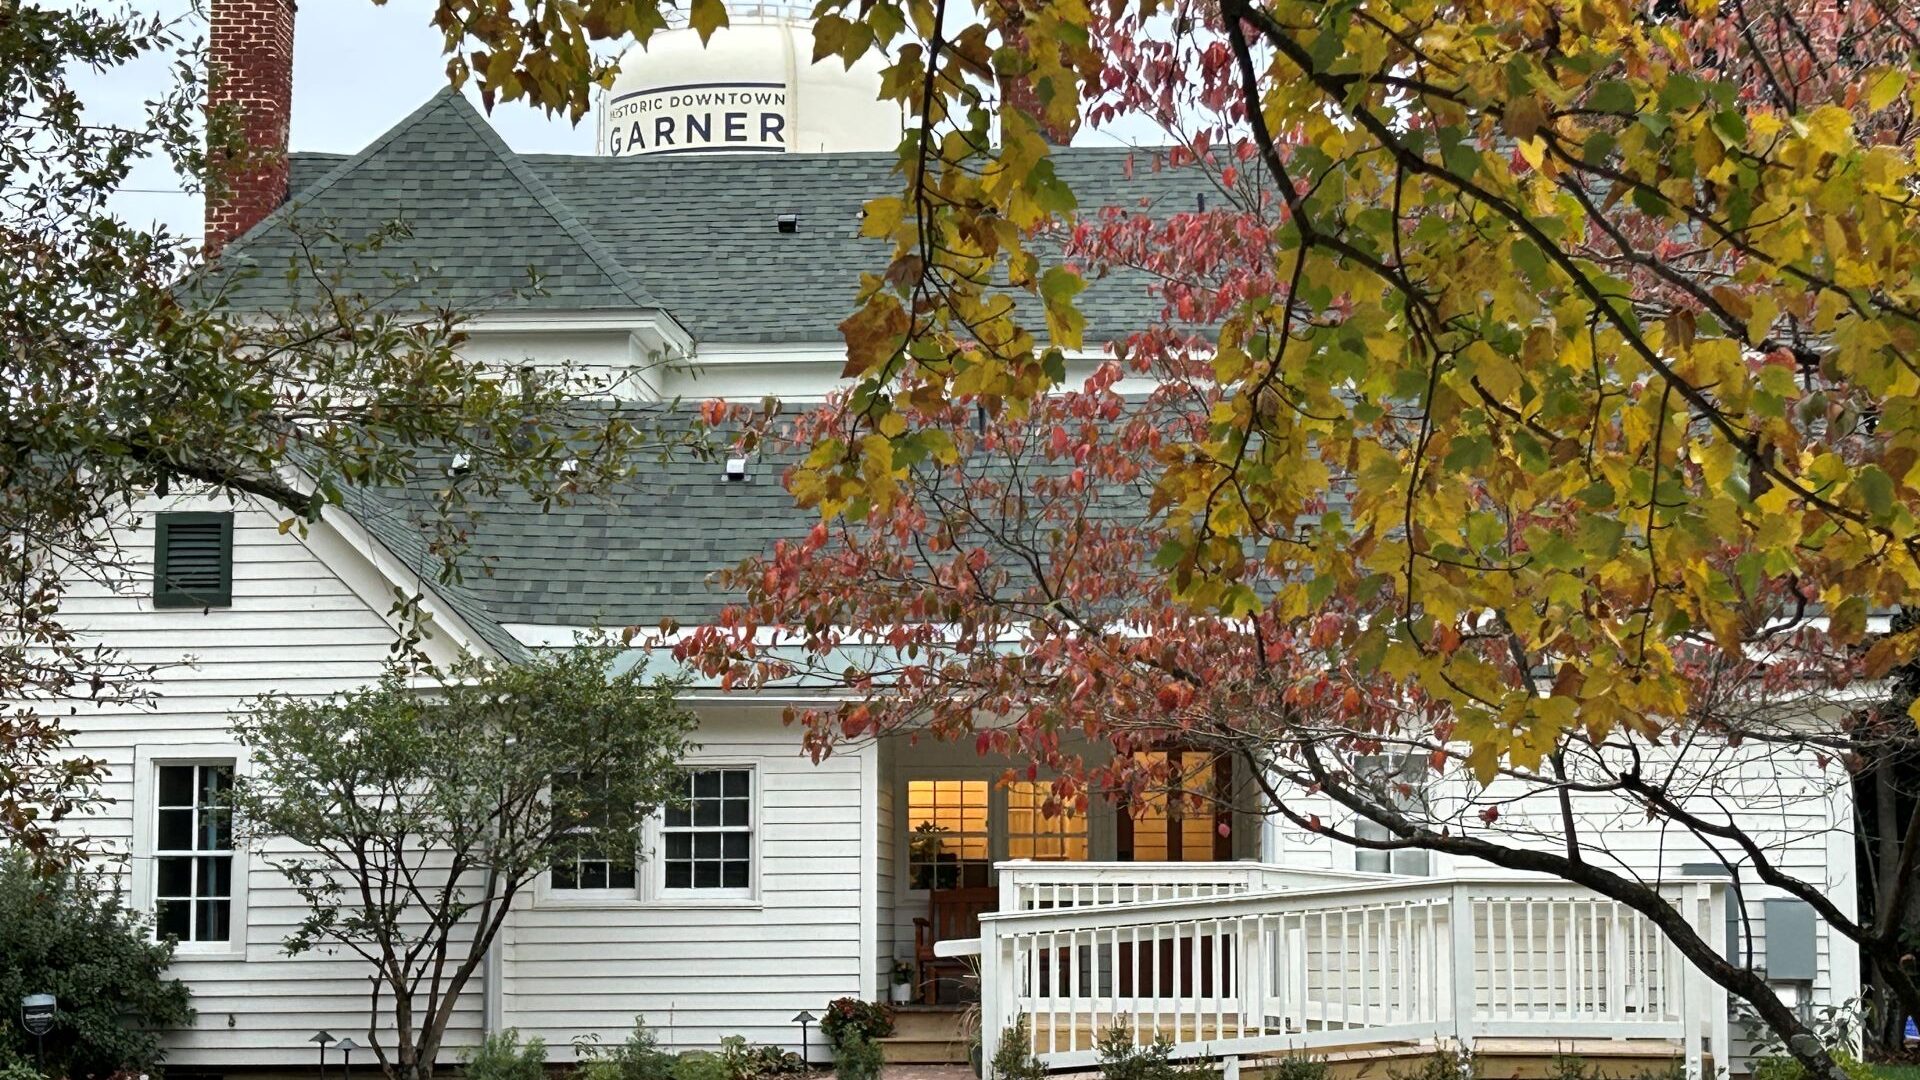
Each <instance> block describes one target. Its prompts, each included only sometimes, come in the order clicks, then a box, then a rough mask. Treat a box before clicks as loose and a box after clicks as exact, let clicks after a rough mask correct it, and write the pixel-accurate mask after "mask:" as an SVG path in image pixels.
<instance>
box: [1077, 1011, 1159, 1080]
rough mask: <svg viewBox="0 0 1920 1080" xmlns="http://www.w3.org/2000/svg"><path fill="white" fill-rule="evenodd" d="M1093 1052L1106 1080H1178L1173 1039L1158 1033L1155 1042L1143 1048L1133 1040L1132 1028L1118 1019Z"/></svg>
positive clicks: (1102, 1035) (1105, 1032) (1154, 1038)
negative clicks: (1096, 1055)
mask: <svg viewBox="0 0 1920 1080" xmlns="http://www.w3.org/2000/svg"><path fill="white" fill-rule="evenodd" d="M1094 1049H1095V1050H1097V1051H1098V1052H1099V1054H1100V1075H1101V1077H1103V1078H1104V1080H1175V1078H1176V1077H1177V1076H1179V1074H1180V1070H1179V1069H1178V1068H1177V1067H1176V1066H1175V1065H1174V1064H1173V1040H1172V1039H1170V1038H1168V1037H1167V1034H1166V1033H1165V1032H1156V1033H1155V1034H1154V1037H1153V1042H1151V1043H1149V1044H1147V1045H1146V1046H1141V1045H1140V1044H1139V1043H1137V1042H1135V1041H1134V1038H1133V1025H1132V1024H1131V1023H1123V1022H1121V1021H1119V1020H1115V1021H1114V1022H1113V1025H1112V1026H1111V1027H1109V1028H1107V1030H1106V1031H1104V1032H1102V1033H1101V1035H1100V1041H1099V1043H1098V1044H1097V1045H1096V1046H1095V1047H1094Z"/></svg>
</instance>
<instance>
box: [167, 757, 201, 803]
mask: <svg viewBox="0 0 1920 1080" xmlns="http://www.w3.org/2000/svg"><path fill="white" fill-rule="evenodd" d="M159 805H161V806H192V805H193V766H191V765H162V766H160V803H159Z"/></svg>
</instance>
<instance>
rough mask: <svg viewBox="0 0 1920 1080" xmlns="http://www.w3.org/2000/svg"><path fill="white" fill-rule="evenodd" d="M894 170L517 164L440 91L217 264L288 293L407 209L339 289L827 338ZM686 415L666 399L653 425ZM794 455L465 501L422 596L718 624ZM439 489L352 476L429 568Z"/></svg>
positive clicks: (1122, 198)
mask: <svg viewBox="0 0 1920 1080" xmlns="http://www.w3.org/2000/svg"><path fill="white" fill-rule="evenodd" d="M1055 153H1056V156H1055V167H1056V169H1057V170H1058V171H1059V173H1060V174H1061V176H1062V178H1063V179H1065V180H1066V181H1067V182H1068V183H1069V184H1070V185H1071V186H1072V187H1073V188H1074V190H1075V191H1076V193H1078V195H1079V197H1080V201H1081V205H1082V207H1085V208H1092V207H1100V206H1129V207H1139V206H1143V205H1144V206H1146V207H1149V208H1152V209H1153V210H1154V211H1155V212H1157V213H1173V212H1176V211H1179V210H1185V209H1189V208H1191V207H1193V206H1194V205H1195V201H1196V196H1198V195H1200V194H1201V193H1203V192H1205V191H1208V190H1210V184H1209V182H1208V181H1207V180H1206V178H1205V177H1204V175H1203V174H1202V173H1201V171H1200V170H1193V169H1186V170H1181V169H1173V170H1165V169H1154V168H1153V167H1152V155H1151V153H1150V152H1139V151H1130V150H1126V149H1092V148H1069V149H1063V150H1059V151H1056V152H1055ZM1130 159H1131V160H1130ZM893 166H894V158H893V156H892V155H891V154H813V155H800V154H795V155H766V156H759V155H754V156H742V157H714V158H690V157H664V158H602V157H586V156H565V155H526V156H524V157H522V156H517V155H515V154H514V153H513V152H512V151H511V150H510V149H508V148H507V147H506V146H505V145H504V144H503V143H501V141H500V140H499V138H498V137H497V136H496V135H495V134H494V133H493V131H492V129H491V128H490V127H489V126H488V125H487V123H486V122H485V121H484V120H483V119H481V118H480V117H479V115H478V114H477V113H476V112H475V111H474V110H473V107H472V106H471V105H469V104H468V103H467V101H466V99H465V98H463V97H461V96H460V95H458V94H454V93H451V92H448V93H443V94H440V95H437V96H435V97H434V98H433V99H432V100H430V101H429V102H427V103H426V104H425V105H423V106H422V107H421V108H420V109H418V110H417V111H415V112H414V113H413V115H411V116H409V117H408V118H407V119H406V120H404V121H402V122H401V123H400V124H398V125H396V126H395V128H394V129H393V130H392V131H390V132H388V133H387V134H386V135H384V136H382V137H381V138H380V139H379V140H378V141H376V142H375V143H374V144H373V145H371V146H369V147H367V148H366V149H365V150H363V151H361V152H360V153H358V154H355V155H353V156H352V157H342V156H340V155H332V154H295V155H293V160H292V182H291V187H292V190H293V191H294V193H295V194H294V196H293V198H292V199H291V200H290V201H289V204H288V206H287V207H284V208H282V210H281V211H279V212H277V213H275V214H274V215H272V216H271V217H269V218H268V219H267V220H266V221H264V222H262V223H261V224H260V225H259V226H257V227H256V228H255V229H253V230H252V231H250V232H249V233H248V234H247V235H246V236H245V237H243V238H242V239H241V240H240V241H238V242H237V243H235V244H234V245H232V246H230V247H229V248H228V249H227V253H226V254H225V255H223V257H222V266H223V268H224V270H225V271H227V272H230V271H231V270H232V269H233V268H234V267H236V266H244V265H249V264H251V265H255V266H258V267H260V268H261V270H262V271H263V272H261V273H258V274H254V275H252V276H248V277H244V278H243V279H239V280H237V281H235V283H234V290H235V291H234V295H235V299H236V301H237V302H238V303H239V304H241V305H243V306H253V307H257V308H269V309H270V308H274V307H285V306H288V305H290V304H292V303H295V302H298V301H299V300H300V299H301V293H302V290H311V289H312V287H313V286H312V283H310V282H306V281H303V280H300V279H298V278H296V280H294V281H293V282H291V283H289V281H288V279H287V275H286V274H285V273H284V270H285V268H286V266H287V263H288V260H289V259H292V258H294V257H295V256H296V255H297V253H298V251H299V248H300V231H301V230H303V229H311V228H314V227H319V226H323V225H324V226H326V227H329V228H331V229H333V230H334V231H336V232H337V233H339V234H341V235H343V236H346V237H349V238H351V237H356V236H361V235H365V234H367V233H371V232H373V231H374V230H376V229H378V228H380V227H381V226H383V225H384V224H386V223H388V222H390V221H394V220H401V221H404V222H406V224H407V226H408V228H409V230H410V233H409V235H407V236H405V237H404V238H402V239H399V240H397V241H395V242H392V243H389V244H387V245H386V246H384V247H382V248H381V249H380V250H379V251H378V252H377V254H376V256H375V257H373V258H370V259H365V260H363V262H362V263H359V264H356V265H355V266H354V267H353V268H352V269H351V270H350V271H349V272H347V273H346V274H344V275H343V278H342V281H341V282H340V284H342V285H344V286H345V287H347V288H352V289H358V290H361V291H365V292H375V291H377V290H380V289H382V288H385V287H386V283H387V281H388V280H389V278H388V276H389V275H401V276H406V275H410V274H413V273H416V272H417V271H416V268H424V269H421V270H419V271H418V272H420V273H421V277H422V280H421V283H420V284H419V285H418V286H417V287H415V288H414V289H412V290H411V291H409V292H407V293H405V294H404V295H402V296H399V297H397V298H396V299H395V303H406V302H412V303H420V302H428V303H434V304H462V303H467V304H477V305H485V306H489V307H495V308H499V307H515V308H522V309H535V310H547V311H561V310H589V309H601V310H604V309H609V308H619V309H627V310H633V309H641V308H657V309H663V310H664V311H665V312H667V313H668V314H669V315H670V316H671V317H672V318H674V319H675V320H677V321H678V322H679V323H680V324H681V325H682V326H684V327H685V328H687V329H688V331H689V332H690V333H692V334H693V336H694V337H695V339H696V340H699V341H709V342H740V343H751V342H786V343H814V344H822V345H837V344H838V343H839V342H840V333H839V330H838V329H837V324H838V323H839V322H840V320H841V319H843V318H844V317H845V316H846V314H847V313H848V312H849V311H850V310H851V304H852V300H853V296H854V289H855V288H856V286H857V282H858V277H859V272H860V271H861V270H863V269H877V268H878V266H879V264H880V262H881V260H883V259H884V258H885V248H884V247H883V246H882V245H881V244H880V243H879V242H876V241H871V240H861V239H859V238H858V236H857V234H858V231H859V225H860V211H861V207H862V206H863V204H864V203H865V202H866V201H867V200H869V199H871V198H874V197H876V196H879V195H883V194H887V193H890V192H892V191H894V190H896V186H897V184H898V180H897V178H896V177H895V176H894V175H893ZM1129 173H1131V175H1129ZM782 214H795V215H798V218H799V229H798V231H797V232H794V233H782V232H780V231H779V230H778V228H777V227H776V226H777V218H778V217H779V215H782ZM529 266H533V267H537V268H538V269H539V270H540V272H541V273H542V274H543V275H544V278H545V280H544V283H543V284H544V286H545V292H544V295H539V296H512V295H510V294H511V293H512V292H513V290H515V289H516V288H519V287H521V286H524V284H525V283H526V270H527V268H528V267H529ZM1149 284H1150V283H1149V280H1148V279H1147V278H1146V277H1145V276H1144V275H1139V274H1129V273H1116V274H1113V275H1110V276H1108V277H1106V278H1103V279H1100V280H1097V281H1094V282H1092V283H1090V285H1089V287H1088V288H1087V290H1086V291H1085V292H1084V293H1082V294H1081V297H1080V304H1081V307H1082V310H1083V311H1084V313H1085V314H1086V315H1087V320H1088V327H1087V340H1088V342H1089V343H1090V344H1091V343H1095V342H1099V341H1102V340H1106V339H1111V338H1117V337H1120V336H1123V335H1125V334H1126V333H1128V332H1130V331H1132V330H1135V329H1137V328H1140V327H1142V326H1145V325H1147V324H1149V323H1150V322H1152V321H1153V320H1154V319H1155V318H1156V317H1157V316H1158V314H1159V311H1160V301H1159V299H1158V298H1157V297H1156V296H1154V295H1153V294H1152V292H1151V291H1150V289H1149ZM1032 317H1033V318H1034V319H1035V320H1037V319H1038V313H1037V312H1035V313H1033V316H1032ZM690 420H691V417H690V415H689V414H686V413H674V412H672V411H671V410H668V409H666V407H664V406H663V407H662V413H661V422H662V423H663V424H667V425H675V424H684V423H688V422H690ZM785 465H786V462H784V461H780V460H769V459H766V458H762V459H760V460H757V461H755V462H754V463H753V468H752V472H751V474H750V476H749V477H748V479H747V480H745V481H744V482H729V481H727V480H726V479H725V478H724V476H723V475H722V472H721V469H720V467H719V465H718V464H716V463H712V462H708V461H702V460H691V459H679V460H673V461H668V462H663V463H659V464H649V465H648V466H647V468H646V469H645V470H644V471H643V473H642V475H641V476H639V477H638V478H636V479H635V480H634V481H633V482H632V483H630V484H629V485H628V486H627V487H626V488H625V489H624V490H622V491H620V492H618V493H616V494H615V495H613V496H611V497H609V498H607V499H604V500H591V501H586V502H583V503H581V504H579V505H575V506H572V507H566V508H558V509H553V510H543V509H541V508H540V507H539V506H537V505H535V504H533V503H531V502H530V501H519V500H515V499H513V498H512V497H510V496H507V497H500V498H485V497H475V498H473V499H472V500H471V502H470V504H469V505H470V506H471V508H472V509H473V510H475V511H476V512H477V520H476V522H475V526H474V529H473V531H472V533H471V553H472V556H473V559H472V561H471V564H470V565H469V567H468V569H467V571H466V573H465V575H464V577H463V579H462V580H460V581H456V582H444V583H437V584H435V585H434V586H433V590H434V592H435V593H436V594H437V595H438V596H439V597H440V598H441V599H442V600H443V601H444V602H445V603H446V605H447V606H448V607H449V608H451V609H452V610H454V611H455V612H457V613H458V614H460V615H461V616H462V617H463V618H465V619H466V620H467V621H468V622H469V623H470V624H471V625H472V626H473V627H474V630H475V632H476V633H478V634H480V635H481V636H482V637H483V638H485V639H486V640H487V641H488V642H489V643H490V644H492V645H493V646H494V647H495V648H496V649H498V650H500V651H501V652H502V653H503V654H504V655H507V656H518V655H524V652H525V651H524V649H523V648H522V647H521V646H519V645H518V643H517V642H515V641H514V640H513V638H512V636H511V635H510V634H508V633H507V632H506V631H505V629H504V628H503V627H502V626H501V624H502V623H516V622H526V623H544V624H550V625H551V624H562V625H584V624H589V623H596V622H597V623H602V624H605V625H608V626H619V625H628V624H651V623H654V622H657V621H659V620H660V619H662V618H673V619H676V620H679V621H681V622H683V623H698V622H704V621H708V620H710V619H711V618H712V617H713V616H715V615H716V614H718V612H719V611H720V609H721V608H722V607H723V606H725V604H726V602H727V600H728V599H729V598H728V597H726V596H724V595H722V594H720V593H718V592H717V591H715V590H713V589H712V588H711V587H710V586H709V585H708V584H707V578H708V576H709V575H710V574H711V573H712V572H713V571H714V570H716V569H719V568H721V567H726V566H731V565H734V564H737V563H739V562H741V561H742V560H745V559H747V558H750V557H752V556H755V555H759V554H762V553H764V552H767V551H769V550H770V549H771V548H772V546H773V544H774V542H775V541H776V540H779V539H782V538H787V537H796V536H799V535H802V534H803V533H804V532H805V531H806V529H808V528H809V527H811V525H812V523H813V521H814V520H815V519H814V517H813V515H812V514H811V513H810V512H808V511H801V510H797V509H795V508H794V507H793V505H792V502H791V499H790V498H789V497H788V495H787V494H786V492H785V491H784V490H783V488H782V487H781V484H780V477H781V473H782V471H783V469H784V467H785ZM432 494H433V493H432V492H430V491H426V490H418V491H415V490H403V491H394V490H387V491H380V492H368V491H365V490H356V491H350V492H349V493H348V498H347V507H346V509H347V510H348V512H349V513H351V514H352V515H353V516H354V517H355V518H356V519H358V520H360V521H361V522H362V523H363V524H364V525H365V526H366V527H367V528H368V529H369V530H370V531H371V532H373V533H374V535H376V536H377V537H379V538H380V539H381V541H382V542H383V543H385V544H386V545H387V546H388V547H389V548H390V549H391V550H392V551H393V552H394V554H395V555H396V556H397V557H399V558H401V559H403V560H405V561H407V562H408V563H409V565H413V566H414V567H415V569H416V570H418V571H420V572H421V573H422V574H423V576H425V577H426V578H427V579H428V580H432V578H433V577H434V573H435V568H436V566H437V563H436V561H435V559H434V557H433V556H432V555H430V554H429V553H428V552H427V551H426V546H425V542H424V539H423V533H422V529H421V521H422V518H423V515H424V513H425V512H426V511H425V508H426V507H427V506H429V505H430V500H431V499H432Z"/></svg>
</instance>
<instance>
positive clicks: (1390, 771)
mask: <svg viewBox="0 0 1920 1080" xmlns="http://www.w3.org/2000/svg"><path fill="white" fill-rule="evenodd" d="M1354 778H1355V779H1356V780H1358V781H1359V782H1360V783H1361V785H1363V786H1365V787H1367V788H1370V789H1372V790H1373V792H1374V793H1375V794H1376V795H1377V796H1379V797H1380V798H1382V799H1383V800H1384V801H1385V802H1386V803H1387V805H1389V806H1391V807H1393V808H1394V809H1396V810H1400V811H1403V812H1406V813H1410V814H1413V815H1415V816H1419V815H1422V814H1424V813H1425V812H1426V809H1427V799H1426V794H1425V793H1424V791H1423V790H1422V786H1423V785H1424V783H1425V781H1426V770H1425V769H1424V768H1423V767H1422V763H1421V760H1420V759H1419V758H1417V757H1413V756H1411V755H1405V754H1368V755H1366V756H1364V757H1362V758H1360V759H1359V761H1357V762H1355V764H1354ZM1353 835H1355V836H1357V837H1359V838H1360V839H1362V840H1381V841H1384V840H1391V839H1393V833H1392V832H1390V831H1389V830H1388V829H1387V827H1386V826H1385V825H1381V824H1378V823H1376V822H1374V821H1371V820H1369V819H1367V818H1364V817H1356V818H1355V819H1354V822H1353ZM1432 866H1433V857H1432V853H1430V852H1428V851H1425V850H1422V849H1420V848H1385V849H1382V848H1366V847H1357V848H1354V850H1353V868H1354V869H1355V870H1363V871H1368V872H1371V873H1375V874H1406V875H1409V876H1412V877H1425V876H1427V875H1428V874H1431V873H1432V872H1433V869H1432Z"/></svg>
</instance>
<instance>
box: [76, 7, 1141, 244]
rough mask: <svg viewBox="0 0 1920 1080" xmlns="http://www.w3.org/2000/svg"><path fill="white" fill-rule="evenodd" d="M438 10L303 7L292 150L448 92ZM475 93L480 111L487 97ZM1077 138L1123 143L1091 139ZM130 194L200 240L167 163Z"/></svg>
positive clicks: (104, 93)
mask: <svg viewBox="0 0 1920 1080" xmlns="http://www.w3.org/2000/svg"><path fill="white" fill-rule="evenodd" d="M74 2H76V3H84V2H86V0H74ZM136 6H137V7H139V8H140V9H141V10H145V11H152V12H156V13H160V14H165V15H169V16H179V15H182V14H184V13H185V12H186V10H187V8H188V2H187V0H138V2H137V4H136ZM433 6H434V5H433V2H432V0H387V3H386V5H385V6H375V5H374V3H373V0H300V2H299V7H298V12H299V14H298V19H297V22H296V25H295V29H294V47H293V124H292V131H291V133H290V135H289V141H290V144H291V146H292V149H294V150H318V151H331V152H335V153H354V152H356V151H358V150H360V149H361V148H362V147H364V146H366V145H367V144H368V143H370V142H372V141H373V140H374V139H375V138H377V137H378V136H379V135H380V134H381V133H382V132H384V131H386V130H387V129H388V128H390V127H392V126H393V125H394V124H395V123H396V122H398V121H399V120H400V119H401V118H403V117H405V116H406V115H407V114H408V113H410V112H412V111H413V110H414V109H415V108H416V107H418V106H419V105H420V104H421V103H422V102H424V101H426V100H427V98H429V97H431V96H433V95H434V94H435V93H436V92H438V91H439V90H440V88H441V87H443V86H445V85H446V61H445V59H444V58H443V56H442V54H441V39H440V34H439V31H437V30H435V29H434V28H433V27H432V26H431V25H430V24H429V23H428V21H427V20H428V18H429V17H430V15H431V14H432V11H433ZM205 29H206V28H205V26H204V25H194V26H192V27H191V28H190V30H191V36H194V37H199V36H203V35H204V33H205ZM722 32H723V33H724V31H722ZM167 77H168V76H167V71H166V67H165V65H164V64H161V63H147V64H137V65H130V66H128V67H125V68H121V69H117V70H115V71H113V72H111V73H109V74H108V75H106V76H103V77H80V78H76V80H75V81H76V83H77V84H78V85H80V86H82V87H83V88H84V89H83V96H84V97H85V99H86V101H87V103H88V108H89V110H98V113H99V115H101V116H102V117H103V118H111V119H118V120H123V121H124V120H134V119H137V118H138V117H139V115H140V113H141V107H142V103H143V102H145V101H146V100H147V99H149V98H151V97H153V96H154V95H155V94H156V93H157V92H158V91H159V90H160V88H161V87H163V86H164V84H165V80H166V78H167ZM469 96H470V97H471V98H472V99H473V100H474V102H475V103H476V104H478V102H479V97H478V95H475V94H472V93H469ZM491 120H492V122H493V126H494V128H495V130H497V131H499V132H500V134H501V137H502V138H504V139H505V140H506V142H507V145H509V146H511V147H513V148H514V149H515V150H519V151H523V152H529V153H580V154H589V153H592V152H593V115H592V114H591V113H589V114H588V115H587V116H585V117H583V118H582V119H581V122H580V126H579V127H574V126H573V125H571V124H569V123H567V121H566V120H565V119H564V118H561V119H549V118H548V117H547V116H545V115H544V114H543V113H541V112H540V111H539V110H537V109H532V108H529V107H527V106H525V105H520V104H502V105H500V106H498V107H497V108H495V109H494V111H493V114H492V116H491ZM1076 141H1094V142H1109V143H1110V142H1118V141H1121V140H1120V139H1119V138H1118V137H1117V136H1114V135H1109V134H1105V133H1084V134H1083V136H1082V138H1081V139H1080V140H1076ZM1146 141H1150V142H1159V141H1160V140H1159V139H1158V138H1151V137H1150V138H1148V139H1147V140H1146ZM128 188H129V190H127V191H125V192H123V193H122V195H121V196H120V197H119V198H118V199H117V200H116V203H115V205H116V206H117V208H118V209H119V210H120V211H121V212H122V213H124V214H126V215H127V216H128V217H129V218H131V219H133V220H135V221H137V222H139V223H141V224H145V223H147V222H150V221H159V222H163V223H165V224H167V225H169V226H171V227H172V228H173V229H174V230H176V231H177V232H179V233H181V234H183V235H186V236H189V237H196V238H197V237H198V236H199V235H200V229H201V216H200V200H199V198H198V197H197V196H195V195H191V194H188V193H186V192H184V191H182V190H181V188H180V183H179V180H178V178H176V177H175V176H174V175H173V174H172V172H171V171H170V170H169V169H168V168H166V166H165V165H164V164H163V163H149V164H148V166H147V167H144V168H142V169H140V170H138V171H137V172H136V173H135V175H134V177H133V178H132V180H131V181H130V182H129V184H128Z"/></svg>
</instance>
